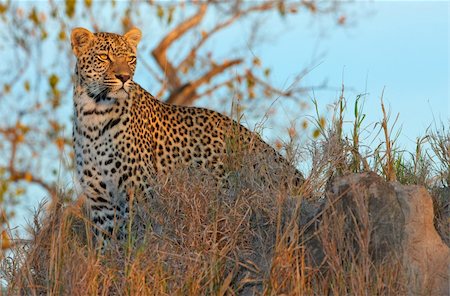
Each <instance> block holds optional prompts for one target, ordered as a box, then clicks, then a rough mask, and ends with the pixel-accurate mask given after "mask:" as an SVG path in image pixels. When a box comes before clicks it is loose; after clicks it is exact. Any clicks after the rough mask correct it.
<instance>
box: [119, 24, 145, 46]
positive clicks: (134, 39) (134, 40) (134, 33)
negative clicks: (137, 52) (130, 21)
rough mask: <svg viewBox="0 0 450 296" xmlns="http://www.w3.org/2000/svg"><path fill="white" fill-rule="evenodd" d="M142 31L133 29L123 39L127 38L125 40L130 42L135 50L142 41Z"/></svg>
mask: <svg viewBox="0 0 450 296" xmlns="http://www.w3.org/2000/svg"><path fill="white" fill-rule="evenodd" d="M141 36H142V34H141V30H139V29H138V28H136V27H135V28H132V29H131V30H130V31H128V32H127V33H125V35H123V37H125V39H126V40H127V41H128V43H130V45H131V46H133V47H134V48H135V49H136V47H137V46H138V44H139V41H140V40H141Z"/></svg>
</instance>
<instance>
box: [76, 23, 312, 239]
mask: <svg viewBox="0 0 450 296" xmlns="http://www.w3.org/2000/svg"><path fill="white" fill-rule="evenodd" d="M141 36H142V33H141V31H140V30H139V29H138V28H132V29H130V30H129V31H128V32H127V33H125V34H124V35H120V34H116V33H107V32H96V33H93V32H91V31H89V30H88V29H85V28H81V27H78V28H74V29H73V30H72V32H71V36H70V38H71V47H72V51H73V54H74V56H75V58H76V65H75V75H74V88H73V105H74V108H73V110H74V116H73V118H74V119H73V143H74V152H75V166H76V179H77V181H78V184H79V186H80V187H81V191H82V194H83V195H84V196H85V199H86V204H87V209H88V212H89V220H90V221H91V222H92V225H93V228H94V232H95V235H96V236H95V237H99V240H102V241H103V240H108V239H110V238H112V237H114V238H117V239H119V240H120V239H121V238H123V237H124V235H125V234H124V232H125V230H124V225H125V224H126V223H127V221H128V219H129V211H130V209H129V208H130V206H129V202H130V198H131V194H132V192H135V191H138V192H141V193H143V194H144V195H145V194H147V195H149V196H152V194H153V193H152V189H153V188H152V185H151V184H153V183H152V182H150V181H151V180H155V178H158V176H159V175H160V174H168V173H170V172H172V171H174V170H175V169H176V168H177V167H189V168H192V169H195V170H201V171H204V172H205V173H207V174H210V175H212V176H214V178H215V179H216V180H217V181H218V182H220V181H221V180H225V179H226V178H227V175H228V173H229V172H227V167H226V161H225V158H226V157H229V155H230V143H231V142H233V141H231V140H232V139H233V138H232V137H230V133H231V132H232V133H233V134H234V135H237V137H236V138H237V139H238V142H239V143H243V144H244V145H246V147H250V148H249V149H251V151H252V152H253V153H254V154H258V155H264V156H266V157H267V158H268V159H271V160H273V161H274V162H276V163H279V164H280V165H281V167H282V168H285V169H289V170H292V171H293V172H294V175H295V176H296V177H295V183H296V184H302V183H303V182H304V177H303V175H302V174H301V173H300V172H299V171H298V170H297V169H296V168H295V167H294V166H293V165H292V164H291V163H290V162H288V161H287V160H286V159H285V158H284V157H283V156H282V155H281V154H280V153H279V152H278V151H277V150H276V149H274V148H273V147H272V146H270V145H269V144H267V143H266V142H265V141H264V140H263V139H262V138H261V136H260V135H259V134H257V133H255V132H252V131H250V130H249V129H247V128H246V127H244V126H243V125H242V124H240V123H239V122H237V121H236V120H233V119H232V118H230V117H228V116H226V115H223V114H221V113H219V112H216V111H213V110H210V109H206V108H200V107H193V106H179V105H173V104H168V103H165V102H163V101H161V100H159V99H157V98H155V97H154V96H153V95H151V94H150V93H149V92H148V91H146V90H145V89H144V88H142V87H141V86H140V85H139V84H138V83H136V82H135V81H134V80H133V77H134V73H135V69H136V62H137V47H138V44H139V42H140V40H141ZM231 150H232V149H231ZM116 229H118V230H116Z"/></svg>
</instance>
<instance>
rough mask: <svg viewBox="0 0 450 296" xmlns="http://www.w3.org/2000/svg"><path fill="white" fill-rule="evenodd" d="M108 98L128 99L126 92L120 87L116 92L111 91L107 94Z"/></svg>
mask: <svg viewBox="0 0 450 296" xmlns="http://www.w3.org/2000/svg"><path fill="white" fill-rule="evenodd" d="M108 97H110V98H114V99H118V100H121V99H122V100H123V99H126V98H127V97H128V92H127V91H126V90H125V89H124V88H123V87H122V88H119V89H118V90H111V91H110V92H109V94H108Z"/></svg>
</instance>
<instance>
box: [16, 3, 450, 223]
mask: <svg viewBox="0 0 450 296" xmlns="http://www.w3.org/2000/svg"><path fill="white" fill-rule="evenodd" d="M349 7H350V8H351V10H349V18H348V20H349V22H350V23H349V24H348V25H347V26H344V27H342V26H336V25H335V22H336V18H313V17H311V16H310V15H307V14H299V15H298V17H295V18H291V19H289V20H288V21H286V20H282V21H280V17H279V16H278V15H277V16H274V17H273V20H271V19H269V22H268V23H265V26H266V27H264V28H263V30H264V32H267V40H265V41H266V42H265V43H263V44H262V45H261V46H260V47H258V48H255V49H252V50H254V51H255V52H254V53H255V54H256V55H257V56H258V57H260V58H261V60H263V62H264V63H265V64H266V65H268V66H270V67H271V68H272V80H273V82H274V83H275V84H276V85H278V86H279V87H281V88H282V87H283V86H287V85H289V84H290V83H291V82H292V79H293V77H294V76H295V75H296V74H297V73H299V72H300V71H301V70H302V69H304V67H305V66H307V65H310V64H311V62H312V61H314V64H315V65H317V66H316V67H315V68H314V70H313V71H311V72H310V73H309V74H308V75H307V76H305V77H304V79H303V80H302V84H303V85H318V84H320V83H321V82H322V81H323V80H324V79H326V80H327V81H328V86H329V87H330V88H329V89H327V90H320V89H317V90H315V91H314V94H315V97H316V98H317V100H318V103H319V105H320V109H321V111H322V112H323V114H324V115H327V114H328V115H329V114H330V113H329V109H328V108H327V106H329V105H330V104H332V103H333V102H335V101H336V100H337V99H338V97H339V89H340V86H341V83H342V80H343V82H344V84H345V88H346V97H347V99H348V102H349V104H350V105H352V104H353V102H354V99H355V98H356V95H358V94H362V93H367V96H366V99H365V109H364V112H365V113H366V115H367V119H366V122H367V124H369V123H374V122H377V121H379V120H380V118H381V108H380V96H381V93H382V91H383V89H384V102H385V104H386V106H387V107H388V108H389V109H390V110H391V113H392V116H393V117H395V116H396V115H397V113H399V121H398V125H401V126H402V133H401V135H400V138H399V144H400V145H401V146H403V147H405V148H407V149H408V150H410V151H411V150H414V141H415V139H416V137H419V136H423V135H424V133H425V131H426V128H427V127H428V126H429V125H431V124H433V122H434V121H435V120H436V121H437V123H439V122H440V121H443V122H444V123H445V124H446V125H447V126H448V124H449V118H450V116H449V115H450V105H449V104H450V103H449V100H450V99H449V84H450V83H449V9H450V8H449V2H431V1H421V2H405V1H396V2H394V1H376V2H367V1H364V2H358V3H357V4H355V5H352V6H349ZM79 25H83V20H80V24H79ZM117 27H119V25H118V26H117ZM156 27H157V26H152V29H155V28H156ZM240 29H241V28H239V26H237V27H235V29H234V30H232V31H230V32H229V33H228V34H227V36H228V38H226V39H224V40H223V42H226V43H228V42H234V41H236V40H240V39H242V38H243V37H244V34H241V32H240V31H239V30H240ZM143 33H144V36H143V38H144V39H150V40H152V38H153V39H154V41H152V44H156V42H157V41H158V39H157V38H155V37H154V34H155V33H154V32H145V31H144V32H143ZM240 41H242V42H245V40H240ZM216 46H217V47H218V48H220V46H221V45H220V44H217V45H216ZM146 54H147V53H146ZM138 70H139V69H138ZM138 74H139V73H137V75H136V81H137V82H138V83H141V84H142V85H143V86H144V87H146V88H147V89H148V90H149V91H150V92H152V89H151V84H152V82H150V81H146V80H145V77H143V76H141V75H138ZM312 96H313V93H312V92H309V93H305V101H310V99H311V97H312ZM277 104H280V105H279V107H280V108H279V109H280V111H279V113H278V115H277V116H278V117H277V119H279V120H278V121H280V122H282V124H281V125H280V126H281V127H288V126H289V121H291V120H303V118H306V117H307V114H305V113H304V111H301V110H300V107H299V106H297V105H295V104H294V103H292V102H277ZM198 105H204V106H208V107H210V108H213V109H216V110H220V111H223V110H229V106H214V105H212V104H211V102H209V103H208V102H204V101H201V102H198ZM68 109H70V106H69V107H68ZM351 113H352V112H349V113H348V118H347V119H349V120H351V116H352V114H351ZM250 127H252V126H251V124H250ZM268 130H269V131H268V132H267V133H266V132H265V136H266V137H267V138H270V139H274V138H276V137H277V136H278V135H279V134H281V133H280V132H279V131H278V130H277V129H270V128H269V129H268ZM29 196H34V197H36V196H37V197H42V196H43V194H40V191H39V189H37V188H33V190H30V194H29ZM37 201H38V200H36V199H35V198H34V199H33V200H32V199H30V198H28V199H26V202H25V203H24V204H23V205H22V210H20V211H19V213H18V216H19V218H18V219H16V220H14V221H13V225H14V224H15V223H18V222H19V221H20V222H21V220H22V219H21V218H20V216H26V215H28V213H27V212H25V211H24V210H23V208H33V207H34V206H35V205H36V204H37Z"/></svg>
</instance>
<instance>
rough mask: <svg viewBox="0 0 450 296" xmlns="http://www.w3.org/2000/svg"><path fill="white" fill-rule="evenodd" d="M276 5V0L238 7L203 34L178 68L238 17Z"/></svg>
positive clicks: (187, 62) (185, 63)
mask: <svg viewBox="0 0 450 296" xmlns="http://www.w3.org/2000/svg"><path fill="white" fill-rule="evenodd" d="M274 5H275V3H274V2H272V1H269V2H265V3H263V4H260V5H255V6H251V7H249V8H247V9H244V10H238V9H236V10H235V12H234V13H233V15H232V16H231V17H229V18H228V19H227V20H226V21H224V22H221V23H219V24H217V25H216V26H215V27H214V28H213V29H211V30H210V31H209V32H206V33H204V34H202V38H201V39H200V41H199V42H198V43H197V44H196V45H195V46H194V47H192V49H191V51H190V52H189V54H188V55H187V56H186V58H185V59H184V60H183V61H182V62H181V63H180V64H179V66H178V67H177V69H180V68H182V67H184V66H185V65H187V64H189V61H190V60H192V59H194V58H195V57H196V55H197V51H198V50H199V49H200V47H202V46H203V45H204V44H205V42H206V41H207V40H208V39H209V38H210V37H211V36H213V35H214V34H215V33H217V32H218V31H220V30H222V29H224V28H226V27H228V26H230V25H231V24H232V23H234V22H235V21H236V20H237V19H239V18H241V17H242V16H245V15H247V14H249V13H250V12H255V11H265V10H269V9H272V8H273V6H274Z"/></svg>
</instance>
